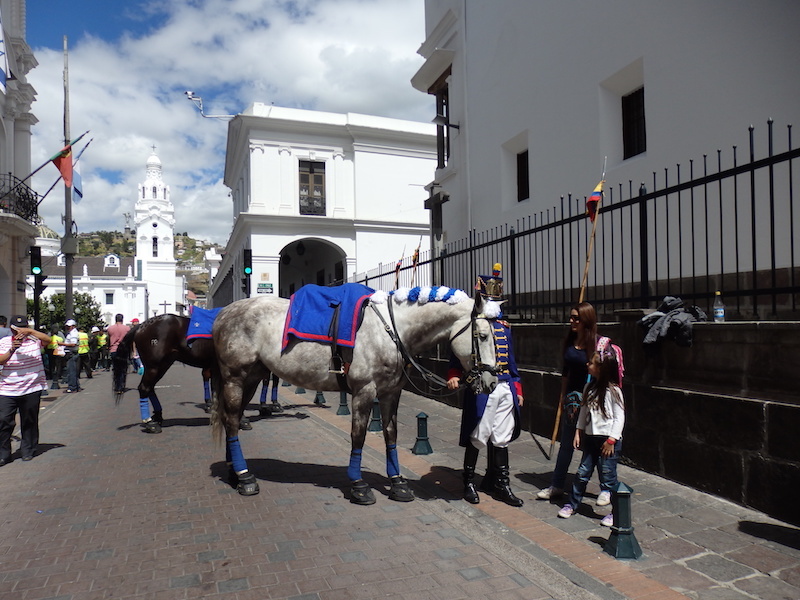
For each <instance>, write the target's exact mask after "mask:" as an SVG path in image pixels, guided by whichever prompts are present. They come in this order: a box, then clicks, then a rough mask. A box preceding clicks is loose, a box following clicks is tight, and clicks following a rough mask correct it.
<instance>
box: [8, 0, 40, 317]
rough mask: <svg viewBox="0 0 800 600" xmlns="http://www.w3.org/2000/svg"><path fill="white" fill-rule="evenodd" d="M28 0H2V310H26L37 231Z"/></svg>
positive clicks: (34, 118)
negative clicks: (27, 281)
mask: <svg viewBox="0 0 800 600" xmlns="http://www.w3.org/2000/svg"><path fill="white" fill-rule="evenodd" d="M25 19H26V3H25V0H0V21H2V28H0V51H2V53H0V314H2V315H5V316H6V317H10V316H11V315H15V314H25V288H26V285H25V277H26V275H27V273H28V272H29V267H30V263H29V260H28V248H29V247H30V246H31V245H33V244H34V239H35V237H36V234H37V229H36V222H37V202H38V196H37V194H36V192H34V191H33V190H31V189H30V187H29V186H30V183H31V182H30V180H25V179H24V178H25V177H27V176H28V175H29V174H30V172H31V170H32V169H31V127H32V126H33V125H35V124H36V123H37V121H38V119H37V118H36V117H35V116H34V115H33V113H32V112H31V105H32V104H33V102H34V100H35V98H36V90H35V89H33V86H31V85H30V84H29V83H28V82H27V75H28V73H29V72H30V71H31V69H33V68H34V67H36V65H37V64H38V63H37V62H36V58H35V57H34V55H33V52H31V49H30V47H29V46H28V43H27V41H26V40H25Z"/></svg>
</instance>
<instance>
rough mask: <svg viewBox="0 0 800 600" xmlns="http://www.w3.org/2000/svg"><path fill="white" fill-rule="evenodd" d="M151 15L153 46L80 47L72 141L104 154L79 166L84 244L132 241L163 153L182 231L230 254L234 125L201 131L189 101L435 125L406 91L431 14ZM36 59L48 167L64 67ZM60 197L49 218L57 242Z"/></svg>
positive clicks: (190, 11)
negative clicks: (151, 171) (153, 153)
mask: <svg viewBox="0 0 800 600" xmlns="http://www.w3.org/2000/svg"><path fill="white" fill-rule="evenodd" d="M148 8H149V10H150V11H152V13H153V14H152V15H147V14H145V15H144V16H148V17H149V18H150V21H148V23H153V24H154V25H153V26H152V27H151V28H150V29H149V30H148V31H147V33H146V34H144V35H141V34H140V35H126V36H123V37H122V39H120V40H119V41H117V42H115V43H109V42H106V41H104V40H102V39H101V38H100V37H92V36H91V34H90V35H87V36H84V37H81V38H79V39H75V40H70V51H69V86H70V123H71V133H72V137H76V136H77V135H78V134H80V133H82V132H83V131H85V130H87V129H88V130H91V133H90V134H89V136H87V139H88V138H90V137H91V138H93V140H94V141H93V142H92V145H91V147H90V149H89V150H87V152H86V154H85V155H84V158H83V159H82V175H83V182H84V188H85V191H84V194H85V199H84V200H83V201H82V202H81V203H80V204H78V205H77V206H75V208H74V210H73V218H74V220H75V221H76V223H77V225H78V228H79V230H80V231H93V230H101V229H117V230H121V229H122V228H123V227H124V224H125V221H124V218H123V213H125V212H133V205H134V202H135V199H136V191H137V185H138V184H139V183H141V182H142V180H143V179H144V175H145V162H146V160H147V157H148V156H149V154H150V146H152V145H153V144H155V145H156V146H157V153H158V155H159V158H160V159H161V162H162V164H163V169H164V171H163V173H164V180H165V182H166V183H167V184H168V185H169V186H170V189H171V193H172V201H173V203H174V204H175V218H176V231H180V232H183V231H187V232H189V233H190V234H191V235H194V236H197V237H200V238H205V239H210V240H213V241H215V242H219V243H224V242H225V241H226V240H227V238H228V235H229V233H230V230H231V226H232V220H233V213H232V207H231V203H230V199H229V197H228V189H227V188H226V187H225V186H224V185H223V184H222V181H221V179H222V172H223V168H224V162H225V143H226V135H227V123H226V121H223V120H216V119H203V118H202V117H201V116H200V115H199V113H198V112H197V110H196V108H195V107H194V106H192V104H191V103H190V102H188V101H187V100H186V97H185V96H184V94H183V92H184V91H185V90H193V91H194V92H195V93H196V94H197V95H199V96H202V97H203V102H204V108H205V112H206V114H229V113H230V114H232V113H238V112H241V111H243V110H244V109H245V108H247V106H249V105H250V104H251V103H252V102H263V103H266V104H269V103H274V104H276V105H280V106H298V107H304V108H312V109H318V110H324V111H332V112H357V113H363V114H374V115H379V116H387V117H396V118H403V119H416V120H421V121H427V120H429V119H430V115H431V114H432V110H433V109H432V101H431V98H430V97H428V96H425V95H424V94H420V93H419V92H417V91H416V90H414V89H413V88H412V87H411V84H410V83H409V80H410V78H411V77H412V75H413V74H414V73H415V72H416V70H417V69H418V68H419V66H420V65H421V64H422V58H421V57H419V56H418V55H417V54H416V50H417V48H418V47H419V44H420V43H421V41H422V40H423V39H424V37H425V29H424V10H423V0H317V1H312V0H295V1H285V0H284V1H279V0H173V1H172V2H169V3H163V2H154V3H152V4H150V5H149V6H148ZM29 18H35V15H31V16H30V17H29ZM34 53H35V55H36V58H37V60H38V61H39V66H38V67H37V68H36V69H34V70H33V71H32V72H31V73H30V74H29V76H28V80H29V82H30V83H31V84H32V85H33V86H34V88H36V90H37V93H38V97H37V101H36V103H35V104H34V107H33V112H34V114H35V115H36V116H37V117H38V119H39V123H38V124H37V125H36V126H35V127H34V139H33V149H32V154H33V163H34V165H38V164H40V163H42V162H44V161H45V160H47V158H48V157H49V156H51V155H52V154H53V153H54V152H55V151H57V150H58V149H59V148H60V147H61V145H62V142H63V124H62V111H63V88H62V70H63V54H62V52H60V51H54V50H48V49H37V48H34ZM80 146H81V144H79V147H80ZM56 175H57V172H56V170H55V168H54V167H47V168H45V169H43V171H42V172H41V174H40V175H37V176H36V178H35V179H34V183H33V187H34V189H36V190H46V189H47V188H48V187H49V186H50V184H51V183H52V181H53V180H54V179H55V177H56ZM62 189H63V186H57V187H56V189H55V190H54V191H53V192H52V193H51V194H50V196H48V197H47V199H45V201H44V202H43V203H42V205H41V206H40V213H41V214H42V216H43V217H44V218H45V221H46V222H47V223H48V225H50V226H51V227H53V228H54V229H56V230H57V231H58V230H60V229H59V228H60V227H61V225H60V223H61V214H63V212H64V205H63V204H64V201H63V193H62V192H61V190H62ZM62 231H63V230H62Z"/></svg>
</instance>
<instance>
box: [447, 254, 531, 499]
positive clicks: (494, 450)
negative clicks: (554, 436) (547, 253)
mask: <svg viewBox="0 0 800 600" xmlns="http://www.w3.org/2000/svg"><path fill="white" fill-rule="evenodd" d="M501 268H502V267H501V265H500V264H499V263H497V264H495V265H494V269H493V273H492V275H491V277H490V276H486V275H481V276H480V277H479V278H478V282H477V283H476V286H475V287H476V289H478V290H479V291H480V293H481V294H482V295H483V296H484V298H487V299H488V300H495V301H497V300H500V298H501V297H502V294H503V280H502V278H501V277H500V270H501ZM484 310H485V313H484V315H482V316H485V317H486V318H487V319H489V320H490V323H491V325H492V329H493V331H494V337H495V351H496V355H497V356H496V362H497V371H498V373H497V377H498V382H497V386H496V387H495V388H494V390H491V391H487V392H484V393H479V394H475V393H474V392H473V391H472V389H471V388H470V387H469V386H467V388H466V390H465V392H464V409H463V411H462V414H461V435H460V439H459V445H460V446H462V447H464V448H465V451H464V472H463V478H464V499H465V500H466V501H467V502H469V503H471V504H478V503H479V502H480V497H479V496H478V490H477V489H476V488H475V483H474V479H475V465H476V463H477V462H478V453H479V452H480V449H481V448H483V447H486V452H487V463H488V465H487V469H486V475H485V476H484V477H483V481H482V482H481V486H480V491H482V492H485V493H488V494H491V495H492V496H493V497H494V498H496V499H497V500H500V501H502V502H505V503H506V504H509V505H510V506H517V507H519V506H522V504H523V502H522V500H521V499H520V498H518V497H517V496H515V495H514V492H513V491H512V490H511V485H510V480H509V466H508V445H509V443H510V442H511V441H512V440H515V439H517V438H518V437H519V434H520V406H521V405H522V403H523V395H522V384H521V382H520V376H519V373H518V372H517V364H516V361H515V359H514V348H513V343H512V339H511V328H510V326H509V324H508V323H507V322H505V321H502V320H501V319H500V317H501V316H502V313H501V311H500V304H499V303H498V302H488V303H486V304H485V309H484ZM463 374H464V372H463V369H462V368H461V364H460V362H459V361H458V360H457V359H455V357H454V356H453V357H451V360H450V368H449V370H448V374H447V376H448V381H447V386H448V388H450V389H456V388H458V386H459V384H460V383H461V377H462V376H463Z"/></svg>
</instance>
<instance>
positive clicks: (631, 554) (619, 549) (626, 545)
mask: <svg viewBox="0 0 800 600" xmlns="http://www.w3.org/2000/svg"><path fill="white" fill-rule="evenodd" d="M632 493H633V489H632V488H630V487H628V486H627V485H625V484H624V483H622V482H621V481H620V482H618V483H617V487H616V488H615V489H614V491H613V494H612V495H611V507H612V510H613V511H614V524H613V525H612V526H611V536H610V537H609V538H608V541H607V542H606V544H605V546H604V547H603V552H605V553H606V554H610V555H611V556H613V557H614V558H632V559H636V558H639V557H640V556H642V549H641V547H640V546H639V542H638V541H637V540H636V536H635V535H633V518H632V515H631V494H632Z"/></svg>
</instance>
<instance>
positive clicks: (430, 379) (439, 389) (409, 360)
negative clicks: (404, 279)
mask: <svg viewBox="0 0 800 600" xmlns="http://www.w3.org/2000/svg"><path fill="white" fill-rule="evenodd" d="M387 303H388V305H389V306H388V310H389V320H390V321H391V326H390V325H389V324H388V323H387V322H386V319H384V318H383V315H382V314H381V313H380V311H379V310H378V308H377V306H376V305H375V304H373V303H370V307H371V308H372V310H373V311H374V312H375V314H376V315H378V318H379V319H380V321H381V323H383V328H384V330H386V333H387V334H389V337H390V338H391V340H392V342H394V344H395V346H397V350H398V352H400V355H401V356H402V357H403V360H404V361H405V362H406V364H409V365H411V366H412V367H414V370H416V371H417V373H419V374H420V376H421V377H422V379H423V380H424V381H425V383H427V384H428V385H429V386H430V387H431V388H433V391H434V392H435V393H438V394H439V395H440V396H450V395H453V394H456V393H458V390H457V389H456V390H451V391H449V392H444V391H443V390H446V389H447V380H446V379H443V378H442V377H440V376H439V375H437V374H436V373H434V372H433V371H431V370H430V369H428V368H426V367H423V366H422V365H421V364H419V363H418V362H417V361H416V360H415V359H414V357H413V356H411V354H410V353H409V352H408V350H407V349H406V347H405V345H404V344H403V341H402V340H401V339H400V336H399V335H398V334H397V323H396V322H395V318H394V301H393V299H392V298H389V299H388V301H387ZM478 318H479V317H478V311H477V310H476V308H475V307H473V309H472V315H471V317H470V320H469V323H467V324H466V325H464V326H463V327H462V328H461V329H459V330H458V331H457V332H456V333H455V334H453V335H452V336H451V337H450V340H449V342H450V343H451V344H452V343H453V340H455V339H456V338H457V337H458V336H460V335H461V334H463V333H464V332H465V331H467V329H470V330H471V333H472V354H471V357H470V358H471V362H472V365H473V366H472V368H471V369H470V370H469V372H468V373H467V375H466V377H465V380H466V382H467V384H468V385H470V386H471V387H472V388H473V390H476V393H477V391H478V390H479V389H480V383H481V375H482V373H484V372H489V373H491V374H492V375H497V370H496V368H495V367H492V366H490V365H488V364H486V363H483V362H481V360H480V346H479V343H478V339H479V337H480V333H479V332H478V328H477V323H476V321H477V319H478ZM403 374H404V375H405V377H406V379H407V380H408V382H409V384H411V386H412V387H413V388H414V389H415V390H417V391H418V392H420V393H421V394H423V395H424V394H429V393H430V391H426V390H421V389H420V388H419V387H418V386H417V384H416V383H414V380H412V379H411V377H410V376H409V375H408V373H407V372H406V370H405V369H404V370H403ZM476 388H477V389H476Z"/></svg>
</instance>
